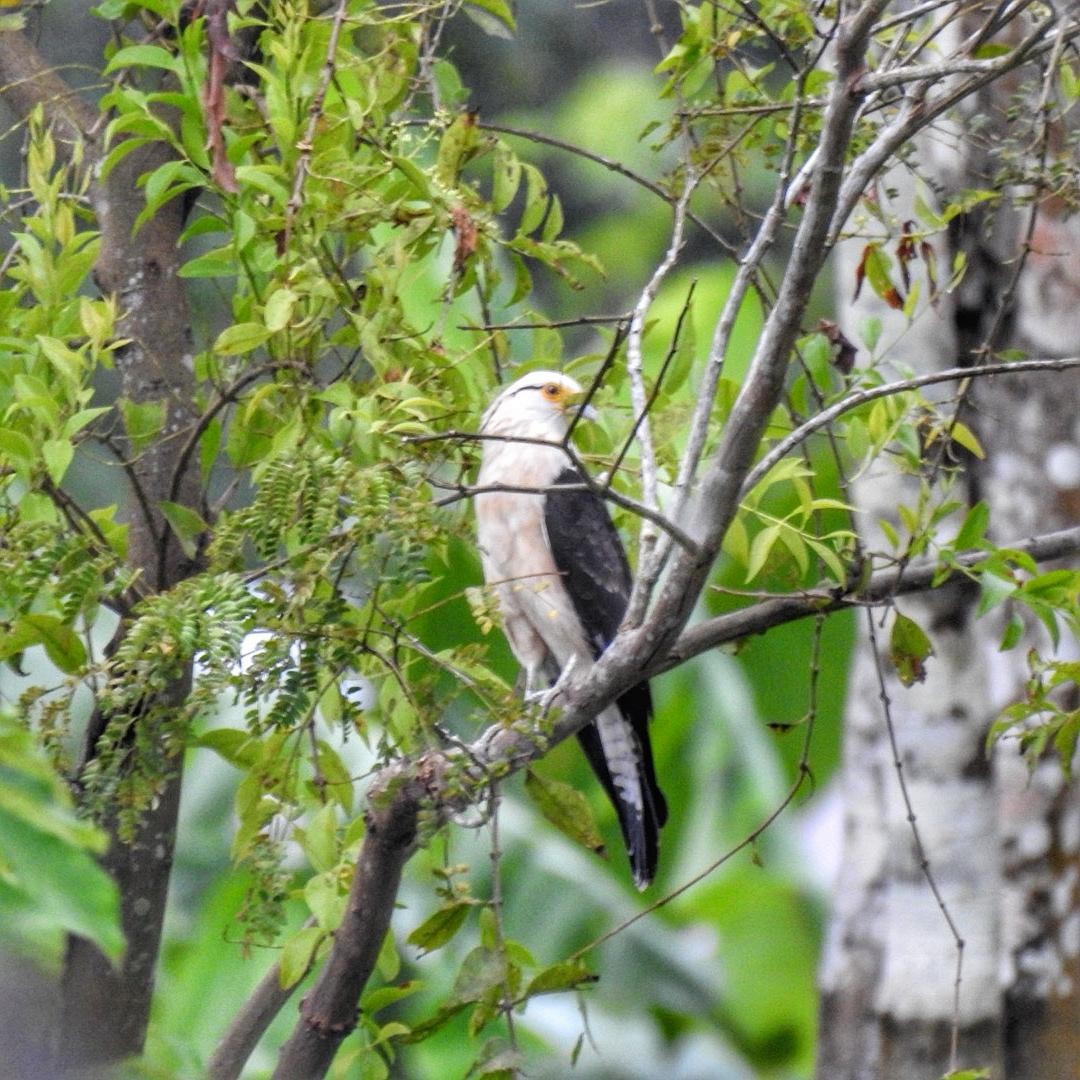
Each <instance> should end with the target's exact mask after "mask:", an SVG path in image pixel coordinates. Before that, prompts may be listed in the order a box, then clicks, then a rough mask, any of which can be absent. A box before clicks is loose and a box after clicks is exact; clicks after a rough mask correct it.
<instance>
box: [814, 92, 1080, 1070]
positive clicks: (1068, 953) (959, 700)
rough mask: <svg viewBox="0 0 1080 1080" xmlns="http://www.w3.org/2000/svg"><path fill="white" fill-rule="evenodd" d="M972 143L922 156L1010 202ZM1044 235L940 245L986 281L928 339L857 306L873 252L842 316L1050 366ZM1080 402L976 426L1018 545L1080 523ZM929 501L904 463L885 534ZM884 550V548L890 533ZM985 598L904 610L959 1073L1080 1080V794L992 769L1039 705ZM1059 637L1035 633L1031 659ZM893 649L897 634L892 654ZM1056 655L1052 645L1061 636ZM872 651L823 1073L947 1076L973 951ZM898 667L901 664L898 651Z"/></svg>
mask: <svg viewBox="0 0 1080 1080" xmlns="http://www.w3.org/2000/svg"><path fill="white" fill-rule="evenodd" d="M1015 89H1016V86H1015V84H1010V85H1002V86H999V87H995V88H994V89H993V91H986V92H984V95H983V97H982V99H981V100H979V101H976V102H975V103H973V105H972V107H971V111H972V112H974V111H975V110H981V111H984V113H986V114H989V115H990V116H991V117H992V118H993V121H994V123H1001V124H1004V112H1003V110H1002V109H1001V107H1000V104H1001V102H1003V101H1005V100H1006V96H1005V95H1007V94H1009V93H1011V92H1013V91H1015ZM970 115H971V113H970V112H969V116H970ZM1027 119H1028V122H1030V117H1028V118H1027ZM998 130H999V133H1000V129H998ZM952 135H953V141H952V142H948V141H946V140H942V139H941V138H940V133H939V137H938V138H937V139H935V140H934V142H935V144H936V147H937V149H936V151H935V152H934V153H930V151H929V147H928V145H927V144H923V147H922V149H923V155H922V156H921V157H920V160H930V161H931V162H932V169H933V175H932V179H933V180H936V182H937V183H938V184H940V185H941V186H942V189H943V197H944V199H947V198H948V197H949V195H950V194H955V193H956V192H958V191H959V190H960V189H962V188H965V187H971V188H974V187H992V186H993V168H994V163H993V161H992V159H991V157H990V148H991V145H992V141H993V140H988V141H987V144H986V145H984V146H983V147H982V148H980V147H978V146H976V145H975V143H974V141H973V140H971V139H965V138H963V137H962V129H961V128H959V127H953V128H952ZM886 188H890V189H892V192H893V197H892V198H889V197H888V196H886V195H884V190H885V189H886ZM878 190H879V192H880V193H881V194H882V199H883V206H884V208H885V210H886V213H887V214H891V215H895V220H896V221H898V222H899V221H904V220H910V219H913V218H914V217H915V214H914V212H913V209H912V201H913V195H914V184H913V182H912V178H911V175H910V173H908V172H906V171H901V170H895V171H894V172H892V173H890V174H889V176H888V177H887V178H886V182H885V183H883V184H882V185H881V186H880V188H879V189H878ZM1026 224H1027V221H1026V218H1025V216H1024V214H1023V212H1021V211H1015V210H1012V211H1008V212H1006V211H1004V210H1003V211H1001V212H999V213H997V214H996V215H994V216H993V217H990V216H988V215H984V214H981V213H974V214H971V215H967V216H965V217H963V218H961V219H958V220H957V221H956V222H954V227H953V228H952V229H950V231H949V235H948V236H947V237H943V238H942V241H941V243H940V245H939V254H940V258H939V274H940V275H942V276H947V275H948V272H949V267H950V265H951V262H952V257H953V255H954V254H955V253H956V252H957V251H963V252H964V253H965V255H966V256H967V259H968V273H967V275H966V277H965V279H964V281H963V283H962V285H961V287H960V288H959V289H957V290H956V291H955V292H954V293H953V294H951V295H949V296H947V297H943V298H942V299H941V301H940V303H939V305H938V307H937V308H936V309H934V308H930V307H929V306H927V305H925V304H924V305H923V310H921V312H920V313H919V315H918V318H917V319H916V321H915V324H914V326H913V327H911V328H908V327H907V326H906V322H905V320H904V319H903V318H902V317H901V316H899V315H898V314H897V313H894V312H891V311H889V310H888V309H886V308H885V306H884V304H883V303H882V302H881V301H879V300H878V299H877V298H876V297H873V296H870V295H863V296H862V297H861V298H860V300H859V301H858V302H857V303H850V302H849V301H848V297H850V290H851V288H852V283H853V280H854V266H855V263H856V261H857V259H858V257H859V254H860V252H861V247H862V243H863V242H865V241H852V242H849V243H848V244H846V245H843V246H842V249H841V251H840V253H839V256H840V257H839V265H838V289H839V294H840V298H839V301H838V303H839V305H840V312H841V317H840V320H839V321H840V322H841V323H842V325H843V327H844V330H845V332H846V333H847V334H848V335H849V336H850V337H851V338H852V339H853V340H857V338H858V332H859V327H860V325H861V324H862V322H863V319H864V318H865V317H866V316H867V315H869V314H873V315H875V316H877V317H879V318H881V319H882V321H883V324H884V333H883V336H882V342H883V346H882V349H883V351H884V354H885V355H886V356H887V357H888V358H889V359H890V360H891V361H895V362H897V363H900V364H905V365H908V366H910V367H912V368H914V369H915V370H916V371H917V372H922V371H927V370H934V369H936V368H948V367H952V366H954V365H956V364H958V363H968V362H979V361H981V360H984V359H985V357H984V356H983V354H981V353H979V352H978V350H980V349H981V348H982V347H984V346H986V345H989V346H990V347H991V348H1007V347H1020V348H1025V349H1028V350H1030V351H1032V352H1033V353H1037V354H1038V355H1048V356H1054V355H1057V356H1064V355H1068V354H1069V353H1071V352H1075V351H1077V350H1078V349H1080V304H1078V303H1077V300H1078V299H1080V267H1078V265H1077V260H1076V259H1075V257H1074V256H1073V255H1072V254H1071V252H1073V251H1075V250H1076V246H1075V243H1074V242H1073V241H1072V233H1073V232H1074V231H1075V228H1076V226H1075V225H1074V224H1073V223H1072V222H1071V221H1070V220H1068V219H1067V218H1065V217H1063V216H1061V217H1055V218H1052V219H1048V218H1046V217H1045V216H1041V217H1040V219H1039V225H1038V228H1037V229H1036V233H1035V238H1033V239H1036V240H1037V244H1036V247H1037V249H1038V251H1039V252H1040V254H1038V255H1036V256H1034V257H1032V256H1029V257H1028V259H1027V262H1026V263H1024V264H1023V266H1022V269H1021V264H1020V262H1019V261H1018V260H1019V259H1020V257H1021V255H1022V252H1023V238H1024V232H1025V229H1026ZM1051 252H1056V253H1057V254H1056V255H1052V254H1050V253H1051ZM1018 270H1020V273H1021V277H1020V278H1019V287H1018V288H1017V289H1015V291H1013V290H1012V289H1011V288H1010V285H1011V283H1012V280H1013V275H1014V274H1015V273H1016V272H1017V271H1018ZM879 351H882V350H879ZM1078 399H1080V385H1078V379H1077V377H1076V375H1075V374H1072V373H1066V374H1064V375H1063V376H1061V377H1058V376H1050V377H1046V378H1044V377H1041V376H1036V377H1035V378H1032V379H1031V380H1029V379H1028V378H1026V377H1025V376H1024V375H1019V374H1017V375H1010V376H1002V377H995V378H993V379H988V380H986V382H985V383H983V382H982V381H981V380H980V381H978V385H976V387H975V389H974V391H973V393H972V395H971V405H970V406H968V407H966V408H964V410H963V412H962V414H961V415H962V419H963V420H964V422H965V423H967V424H968V425H969V426H971V427H972V428H973V429H974V430H975V431H976V433H977V434H978V436H979V438H980V441H981V442H982V445H983V447H984V449H985V450H986V453H987V459H986V461H985V462H982V463H979V462H974V461H970V462H968V466H967V471H966V476H965V480H964V482H963V483H962V484H961V485H959V492H958V494H959V497H962V498H966V500H968V501H975V500H977V499H979V498H984V499H986V500H987V501H988V503H989V505H990V508H991V520H992V522H993V527H994V530H995V533H994V536H995V539H997V540H998V541H999V542H1001V541H1003V540H1004V539H1005V538H1006V537H1007V536H1024V535H1030V534H1032V533H1033V532H1035V531H1040V530H1043V529H1048V528H1060V527H1070V526H1074V525H1075V524H1076V522H1077V520H1078V513H1077V510H1078V506H1080V500H1078V499H1077V493H1078V491H1080V451H1078V450H1077V435H1078V431H1077V428H1076V419H1075V417H1076V402H1077V400H1078ZM914 491H915V482H914V480H913V479H912V478H910V477H902V476H900V475H897V474H890V473H889V472H888V471H887V470H885V469H880V470H878V471H877V472H876V473H875V475H874V476H872V477H866V478H863V480H862V482H860V483H858V484H857V485H856V492H857V497H858V501H859V504H860V506H861V507H862V508H863V509H864V510H866V511H867V512H868V513H867V519H868V520H870V521H876V520H877V519H878V518H882V517H883V518H886V519H889V520H892V521H894V522H895V508H896V506H897V505H898V504H900V503H905V502H906V503H908V504H911V503H912V499H913V494H914ZM866 541H867V545H868V547H870V548H871V549H873V548H880V547H882V546H883V545H882V542H881V541H882V537H881V534H880V532H879V531H877V530H876V529H875V528H874V527H873V526H870V527H869V528H868V530H867V532H866ZM976 599H977V594H974V593H973V591H972V590H967V589H960V588H951V589H949V590H943V591H941V592H939V593H936V594H925V595H923V596H921V597H912V598H905V599H903V600H902V601H901V602H899V603H898V604H897V607H898V608H899V609H900V610H901V611H903V612H904V613H905V614H907V615H909V616H910V617H912V618H914V619H915V620H916V622H918V623H919V624H920V625H921V626H922V627H923V628H924V629H925V630H926V631H927V633H928V634H929V635H930V638H931V640H932V642H933V645H934V649H935V655H934V657H933V658H932V659H931V660H930V661H929V664H928V674H927V679H926V681H925V682H924V683H922V684H921V685H917V686H915V687H914V688H912V689H909V690H905V689H904V688H903V687H901V686H900V684H899V682H898V681H897V680H896V679H895V678H893V677H890V679H889V682H888V686H887V691H886V692H887V696H888V698H889V699H890V701H891V713H892V719H893V722H894V724H895V728H896V736H897V741H898V745H899V749H900V760H901V763H902V769H903V773H904V775H905V778H906V780H907V784H908V788H909V792H910V795H911V800H912V804H913V808H914V812H915V815H916V818H917V825H918V829H919V832H920V834H921V838H922V843H923V847H924V849H925V851H926V853H927V856H928V858H929V862H930V867H931V870H932V872H933V874H934V876H935V878H936V880H937V882H938V884H939V886H940V888H941V892H942V895H943V899H944V901H945V903H946V905H947V906H948V909H949V912H950V914H951V915H952V917H953V919H954V920H955V922H956V923H957V926H958V929H959V932H960V934H961V936H962V937H963V939H964V942H965V947H964V951H963V982H962V985H961V988H960V1000H959V1012H958V1018H959V1027H960V1054H959V1066H960V1067H961V1068H964V1067H967V1068H973V1067H989V1068H990V1069H991V1070H992V1075H993V1076H995V1077H1003V1076H1007V1077H1009V1078H1011V1080H1028V1078H1031V1080H1035V1078H1041V1077H1050V1076H1054V1077H1058V1076H1060V1077H1069V1076H1077V1075H1080V1072H1078V1070H1080V1065H1078V1063H1080V993H1078V991H1077V985H1076V981H1075V977H1076V974H1077V953H1078V951H1080V916H1078V915H1077V911H1076V907H1077V904H1076V901H1077V894H1076V883H1077V880H1078V878H1080V867H1078V865H1077V850H1078V848H1080V835H1078V834H1080V799H1078V797H1077V792H1076V790H1075V788H1074V787H1068V786H1067V785H1066V784H1065V781H1064V777H1063V775H1062V771H1061V768H1060V766H1059V765H1058V764H1057V763H1056V762H1052V761H1046V762H1043V763H1042V764H1041V765H1040V766H1039V768H1038V769H1037V770H1036V773H1035V775H1034V777H1032V778H1031V780H1030V781H1029V778H1028V773H1027V770H1026V767H1025V766H1024V765H1023V764H1022V763H1021V762H1020V761H1019V759H1018V757H1017V754H1016V750H1015V745H1006V746H1002V747H1000V748H999V750H998V752H996V753H995V754H994V755H993V756H992V757H988V756H987V754H986V752H985V739H986V733H987V730H988V727H989V725H990V723H991V722H992V721H993V719H994V718H995V717H996V716H997V714H998V713H999V711H1000V710H1001V708H1002V707H1003V706H1004V705H1006V704H1008V703H1010V702H1012V701H1015V700H1017V699H1018V698H1019V697H1021V696H1022V693H1023V685H1024V679H1025V670H1024V668H1025V655H1026V652H1027V648H1026V646H1025V644H1023V643H1022V644H1021V645H1020V646H1019V647H1018V648H1017V649H1016V650H1014V651H1013V652H1011V653H1006V654H1003V653H999V652H998V651H997V645H998V641H999V639H1000V635H1001V630H1002V624H1001V621H1000V618H986V619H982V620H977V619H976V618H975V612H974V601H975V600H976ZM1038 635H1039V631H1037V630H1033V631H1032V635H1031V638H1030V641H1031V643H1034V642H1035V641H1036V639H1037V638H1038ZM885 640H887V627H886V629H885V630H884V631H879V635H878V645H879V648H881V647H883V642H884V641H885ZM1039 644H1040V645H1041V646H1042V647H1043V648H1046V646H1047V644H1048V642H1047V640H1046V635H1045V632H1042V639H1041V640H1040V641H1039ZM869 649H870V642H869V641H868V640H867V639H866V634H865V631H864V635H863V642H862V646H861V648H860V650H859V658H858V660H857V661H856V664H855V669H854V671H853V673H852V680H851V691H850V699H849V706H848V713H847V726H846V733H845V743H844V757H845V760H844V768H843V778H842V783H843V791H844V803H845V811H844V814H845V817H844V836H845V849H844V853H843V861H842V868H841V872H840V877H839V880H838V882H837V887H836V906H835V910H834V913H833V917H832V921H831V925H830V927H829V932H828V937H827V942H826V949H825V957H824V961H823V966H822V970H821V976H820V982H821V988H822V995H823V996H822V1006H821V1045H820V1052H819V1061H818V1076H820V1077H822V1078H824V1077H828V1078H830V1080H847V1078H850V1080H855V1078H863V1077H866V1078H869V1077H874V1078H876V1080H877V1078H885V1080H887V1078H896V1080H907V1078H910V1077H915V1076H933V1075H939V1074H940V1073H943V1072H944V1071H946V1069H947V1067H948V1065H949V1056H950V1055H949V1044H950V1035H951V1027H952V1023H953V1016H954V1004H953V991H954V985H953V984H954V969H955V965H956V943H955V940H954V938H953V935H952V933H951V931H950V930H949V927H948V925H947V923H946V921H945V919H944V918H943V917H942V913H941V912H940V910H939V909H938V906H937V904H936V902H935V900H934V897H933V895H932V893H931V890H930V888H929V885H928V882H927V880H926V878H925V877H924V875H923V873H922V871H921V869H920V867H919V861H918V859H917V857H916V856H915V845H914V841H913V836H912V832H911V828H910V825H909V822H908V821H907V820H906V808H905V807H904V805H903V803H902V800H901V797H900V789H899V782H898V779H897V774H896V769H895V767H894V763H893V756H892V752H891V748H890V745H889V740H888V735H887V731H886V728H885V720H884V709H883V704H882V701H881V691H880V687H879V684H878V668H877V666H875V664H874V661H873V657H872V654H871V653H870V652H869ZM881 662H882V665H883V666H884V667H886V668H887V667H888V660H887V657H885V658H883V659H882V661H881Z"/></svg>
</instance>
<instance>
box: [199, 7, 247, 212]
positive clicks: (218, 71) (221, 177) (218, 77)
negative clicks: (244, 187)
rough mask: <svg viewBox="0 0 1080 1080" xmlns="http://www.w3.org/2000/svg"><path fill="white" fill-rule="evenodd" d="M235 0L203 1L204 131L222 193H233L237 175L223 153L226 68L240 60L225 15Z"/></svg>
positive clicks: (236, 187)
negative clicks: (207, 51)
mask: <svg viewBox="0 0 1080 1080" xmlns="http://www.w3.org/2000/svg"><path fill="white" fill-rule="evenodd" d="M233 2H234V0H205V3H204V4H203V5H202V8H203V10H204V11H205V14H206V39H207V43H208V44H209V46H210V64H209V71H208V72H207V76H206V85H205V86H204V87H203V108H204V109H205V110H206V129H207V131H209V132H210V157H211V161H212V162H213V165H212V167H211V176H212V177H213V179H214V183H216V184H217V185H218V186H219V187H220V188H222V190H224V191H231V192H236V191H239V190H240V189H239V187H238V185H237V183H236V173H235V171H234V170H233V167H232V162H231V161H229V159H228V157H227V156H226V154H225V135H224V127H225V81H226V76H227V75H228V72H229V65H230V64H232V63H233V62H234V61H236V60H239V59H240V54H239V53H238V52H237V49H236V46H235V45H234V44H233V42H232V38H230V37H229V24H228V15H229V11H230V10H231V9H232V6H233Z"/></svg>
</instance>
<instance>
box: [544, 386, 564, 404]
mask: <svg viewBox="0 0 1080 1080" xmlns="http://www.w3.org/2000/svg"><path fill="white" fill-rule="evenodd" d="M540 392H541V393H542V394H543V395H544V397H546V398H547V399H548V400H549V401H555V400H556V399H557V398H558V397H559V395H560V394H561V393H562V388H561V387H560V386H559V384H558V383H553V382H549V383H546V384H545V385H544V387H543V389H542V390H541V391H540Z"/></svg>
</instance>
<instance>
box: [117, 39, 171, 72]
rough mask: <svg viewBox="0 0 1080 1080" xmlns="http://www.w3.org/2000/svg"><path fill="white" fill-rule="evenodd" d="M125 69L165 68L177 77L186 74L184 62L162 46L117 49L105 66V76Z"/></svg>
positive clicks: (135, 46)
mask: <svg viewBox="0 0 1080 1080" xmlns="http://www.w3.org/2000/svg"><path fill="white" fill-rule="evenodd" d="M123 67H153V68H163V69H164V70H165V71H171V72H173V73H174V74H176V75H180V76H183V74H184V62H183V60H181V59H180V57H179V56H177V55H176V54H175V53H171V52H169V50H168V49H163V48H161V46H160V45H128V46H126V47H125V48H123V49H117V50H116V52H115V53H113V55H112V58H111V59H110V60H109V62H108V64H107V65H106V66H105V71H104V73H103V74H105V75H111V74H112V73H113V72H114V71H117V70H118V69H119V68H123Z"/></svg>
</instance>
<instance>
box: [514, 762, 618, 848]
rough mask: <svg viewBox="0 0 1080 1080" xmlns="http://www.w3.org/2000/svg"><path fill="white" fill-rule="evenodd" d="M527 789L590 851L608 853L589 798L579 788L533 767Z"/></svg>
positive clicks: (544, 810) (545, 811) (560, 827)
mask: <svg viewBox="0 0 1080 1080" xmlns="http://www.w3.org/2000/svg"><path fill="white" fill-rule="evenodd" d="M525 791H526V792H527V793H528V795H529V797H530V798H531V799H532V801H533V802H534V803H535V804H536V806H537V808H538V809H539V811H540V813H541V814H543V815H544V817H546V818H547V819H548V821H550V822H551V824H552V825H554V826H555V827H556V828H557V829H558V830H559V831H560V832H562V833H564V834H565V835H566V836H568V837H570V839H571V840H574V841H576V842H577V843H579V844H581V845H582V846H583V847H586V848H588V849H589V851H593V852H595V853H596V854H597V855H604V856H606V854H607V853H606V851H605V850H604V840H603V837H602V836H601V835H600V830H599V829H598V828H597V826H596V822H595V821H594V820H593V815H592V811H591V810H590V809H589V804H588V801H587V800H586V798H585V796H584V795H582V794H581V792H580V791H578V790H577V788H573V787H571V786H570V785H569V784H564V783H563V782H562V781H561V780H552V779H550V778H548V777H545V776H541V775H540V774H539V773H535V772H533V771H532V770H531V769H530V770H529V771H528V772H527V773H526V774H525Z"/></svg>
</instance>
